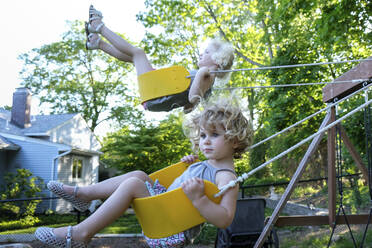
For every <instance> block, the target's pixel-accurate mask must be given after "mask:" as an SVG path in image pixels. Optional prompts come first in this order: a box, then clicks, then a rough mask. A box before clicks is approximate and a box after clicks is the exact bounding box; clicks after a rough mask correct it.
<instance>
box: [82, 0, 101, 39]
mask: <svg viewBox="0 0 372 248" xmlns="http://www.w3.org/2000/svg"><path fill="white" fill-rule="evenodd" d="M102 18H103V16H102V13H101V12H100V11H98V10H96V9H95V8H94V7H93V5H90V7H89V23H88V25H87V27H86V28H87V29H88V30H89V32H90V33H98V34H99V33H101V29H102V27H103V26H104V24H103V22H102ZM94 20H99V21H100V22H101V23H99V24H97V26H96V27H94V26H93V25H92V21H94Z"/></svg>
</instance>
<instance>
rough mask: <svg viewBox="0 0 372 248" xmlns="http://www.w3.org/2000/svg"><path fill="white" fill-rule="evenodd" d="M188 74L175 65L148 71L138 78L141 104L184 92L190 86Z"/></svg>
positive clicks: (184, 69) (185, 70) (182, 68)
mask: <svg viewBox="0 0 372 248" xmlns="http://www.w3.org/2000/svg"><path fill="white" fill-rule="evenodd" d="M189 75H190V73H189V72H188V71H187V69H186V68H184V67H182V66H179V65H176V66H171V67H168V68H163V69H158V70H154V71H149V72H146V73H143V74H141V75H139V76H138V88H139V93H140V98H141V102H146V101H148V100H151V99H155V98H158V97H162V96H168V95H173V94H177V93H181V92H183V91H185V90H186V89H187V88H188V87H189V85H190V82H191V80H190V78H188V77H187V76H189Z"/></svg>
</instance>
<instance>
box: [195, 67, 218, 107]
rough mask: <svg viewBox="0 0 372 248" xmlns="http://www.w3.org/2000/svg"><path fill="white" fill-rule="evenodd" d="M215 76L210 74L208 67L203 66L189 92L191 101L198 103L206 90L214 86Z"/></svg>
mask: <svg viewBox="0 0 372 248" xmlns="http://www.w3.org/2000/svg"><path fill="white" fill-rule="evenodd" d="M214 78H215V76H214V75H212V74H210V72H209V68H208V67H201V68H200V69H199V70H198V72H197V73H196V75H195V78H194V81H193V82H192V85H191V88H190V92H189V102H191V103H196V102H198V101H199V99H200V97H203V96H204V94H205V92H206V91H207V90H208V89H209V88H211V87H212V85H213V82H214Z"/></svg>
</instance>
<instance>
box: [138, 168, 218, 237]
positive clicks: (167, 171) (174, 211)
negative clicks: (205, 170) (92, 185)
mask: <svg viewBox="0 0 372 248" xmlns="http://www.w3.org/2000/svg"><path fill="white" fill-rule="evenodd" d="M188 166H189V164H187V163H183V162H179V163H177V164H173V165H171V166H168V167H166V168H164V169H161V170H159V171H156V172H154V173H152V174H151V175H150V178H151V179H152V180H154V181H155V179H158V180H159V182H160V184H162V185H163V186H165V187H167V188H168V187H169V185H170V184H171V183H172V182H173V180H174V179H175V178H177V177H178V176H180V175H181V174H182V173H183V171H184V170H186V169H187V167H188ZM204 185H205V190H204V191H205V194H206V195H207V196H208V198H209V199H210V200H212V201H213V202H215V203H217V204H218V203H220V201H221V197H217V198H215V197H214V194H216V193H217V192H218V188H217V186H216V185H215V184H213V183H211V182H209V181H206V180H204ZM132 207H133V209H134V211H135V213H136V216H137V219H138V221H139V223H140V224H141V227H142V230H143V233H144V234H145V235H146V236H147V237H150V238H164V237H168V236H171V235H173V234H176V233H179V232H182V231H185V230H187V229H189V228H191V227H193V226H196V225H199V224H201V223H203V222H205V221H206V220H205V219H204V218H203V217H202V216H201V215H200V213H199V212H198V210H197V209H196V208H195V207H194V206H193V205H192V203H191V201H190V200H189V198H187V196H186V195H185V193H184V192H183V190H182V189H181V188H177V189H175V190H172V191H169V192H166V193H163V194H160V195H156V196H149V197H146V198H138V199H135V200H134V201H133V204H132Z"/></svg>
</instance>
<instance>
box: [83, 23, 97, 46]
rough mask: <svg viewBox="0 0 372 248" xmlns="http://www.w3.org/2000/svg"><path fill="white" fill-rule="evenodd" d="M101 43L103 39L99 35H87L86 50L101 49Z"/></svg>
mask: <svg viewBox="0 0 372 248" xmlns="http://www.w3.org/2000/svg"><path fill="white" fill-rule="evenodd" d="M86 25H87V23H86ZM100 41H101V38H99V36H98V34H94V33H90V34H88V35H87V42H86V43H85V48H86V49H87V50H95V49H99V42H100Z"/></svg>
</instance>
